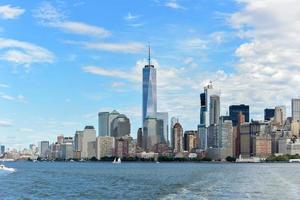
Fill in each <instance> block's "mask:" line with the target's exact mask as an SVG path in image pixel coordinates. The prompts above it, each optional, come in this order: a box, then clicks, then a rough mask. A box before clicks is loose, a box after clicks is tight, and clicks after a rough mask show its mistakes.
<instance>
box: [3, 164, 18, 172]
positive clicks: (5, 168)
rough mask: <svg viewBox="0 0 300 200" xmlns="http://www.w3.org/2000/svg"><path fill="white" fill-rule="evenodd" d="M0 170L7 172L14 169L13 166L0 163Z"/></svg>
mask: <svg viewBox="0 0 300 200" xmlns="http://www.w3.org/2000/svg"><path fill="white" fill-rule="evenodd" d="M0 170H4V171H9V172H15V171H16V170H15V169H14V168H9V167H5V166H4V165H0Z"/></svg>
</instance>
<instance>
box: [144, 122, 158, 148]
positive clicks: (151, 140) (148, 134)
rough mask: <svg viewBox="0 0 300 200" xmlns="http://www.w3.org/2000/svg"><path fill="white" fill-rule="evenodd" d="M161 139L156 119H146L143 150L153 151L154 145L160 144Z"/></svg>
mask: <svg viewBox="0 0 300 200" xmlns="http://www.w3.org/2000/svg"><path fill="white" fill-rule="evenodd" d="M159 139H160V136H159V135H158V132H157V120H156V118H146V119H145V121H144V125H143V148H144V149H145V150H147V151H149V150H152V148H153V147H154V145H156V144H158V143H159Z"/></svg>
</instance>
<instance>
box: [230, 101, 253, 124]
mask: <svg viewBox="0 0 300 200" xmlns="http://www.w3.org/2000/svg"><path fill="white" fill-rule="evenodd" d="M240 112H241V113H242V114H243V115H244V116H245V122H249V105H244V104H241V105H231V106H229V116H230V119H231V120H232V125H233V126H236V125H237V124H238V114H239V113H240Z"/></svg>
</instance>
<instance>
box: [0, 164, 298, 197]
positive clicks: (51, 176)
mask: <svg viewBox="0 0 300 200" xmlns="http://www.w3.org/2000/svg"><path fill="white" fill-rule="evenodd" d="M6 166H8V167H14V168H16V169H17V171H16V172H14V173H4V172H3V171H2V172H1V171H0V199H1V200H2V199H3V200H16V199H22V200H26V199H30V200H31V199H55V200H60V199H80V200H84V199H97V200H98V199H176V200H180V199H285V200H288V199H300V164H296V163H295V164H293V163H281V164H220V163H219V164H217V163H209V164H203V163H201V164H200V163H160V164H155V163H122V164H121V165H113V164H111V163H63V162H60V163H59V162H56V163H45V162H39V163H31V162H14V163H6Z"/></svg>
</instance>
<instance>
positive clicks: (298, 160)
mask: <svg viewBox="0 0 300 200" xmlns="http://www.w3.org/2000/svg"><path fill="white" fill-rule="evenodd" d="M289 162H290V163H299V162H300V159H289Z"/></svg>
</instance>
